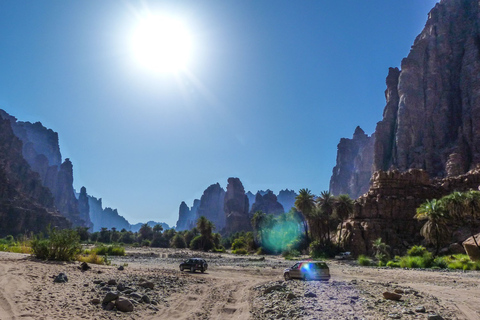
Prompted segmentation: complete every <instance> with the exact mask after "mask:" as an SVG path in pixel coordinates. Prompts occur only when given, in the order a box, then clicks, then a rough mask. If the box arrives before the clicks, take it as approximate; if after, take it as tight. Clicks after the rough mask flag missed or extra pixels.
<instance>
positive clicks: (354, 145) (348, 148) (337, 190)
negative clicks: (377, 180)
mask: <svg viewBox="0 0 480 320" xmlns="http://www.w3.org/2000/svg"><path fill="white" fill-rule="evenodd" d="M374 142H375V138H374V136H371V137H369V136H368V135H366V134H365V132H364V131H363V130H362V129H361V128H360V127H357V128H356V129H355V133H354V134H353V138H352V139H346V138H342V139H341V140H340V143H339V144H338V146H337V150H338V151H337V164H336V166H335V167H334V168H333V174H332V177H331V179H330V192H331V193H332V194H333V195H335V196H338V195H340V194H348V195H349V196H350V197H351V198H354V199H356V198H358V197H359V196H360V195H362V194H364V193H365V192H367V191H368V186H369V182H370V177H371V176H372V162H373V145H374Z"/></svg>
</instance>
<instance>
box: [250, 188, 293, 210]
mask: <svg viewBox="0 0 480 320" xmlns="http://www.w3.org/2000/svg"><path fill="white" fill-rule="evenodd" d="M257 211H262V212H263V213H265V214H274V215H279V214H282V213H284V212H285V210H284V209H283V206H282V205H281V204H280V202H278V201H277V196H276V195H275V194H274V193H273V192H272V191H270V190H268V192H267V193H266V194H265V195H263V196H262V195H261V194H260V192H258V193H257V195H256V196H255V203H254V204H253V205H252V208H251V210H250V216H253V214H255V212H257Z"/></svg>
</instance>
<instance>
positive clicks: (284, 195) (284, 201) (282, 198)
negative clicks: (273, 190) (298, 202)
mask: <svg viewBox="0 0 480 320" xmlns="http://www.w3.org/2000/svg"><path fill="white" fill-rule="evenodd" d="M296 197H297V193H296V192H295V191H293V190H288V189H285V190H280V192H279V193H278V196H277V201H278V202H280V204H281V205H282V206H283V208H284V209H285V212H288V211H290V209H292V208H294V207H295V198H296Z"/></svg>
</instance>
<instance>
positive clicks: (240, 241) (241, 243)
mask: <svg viewBox="0 0 480 320" xmlns="http://www.w3.org/2000/svg"><path fill="white" fill-rule="evenodd" d="M246 248H247V243H246V242H245V238H243V237H241V238H237V239H235V240H234V241H233V243H232V250H238V249H245V251H246Z"/></svg>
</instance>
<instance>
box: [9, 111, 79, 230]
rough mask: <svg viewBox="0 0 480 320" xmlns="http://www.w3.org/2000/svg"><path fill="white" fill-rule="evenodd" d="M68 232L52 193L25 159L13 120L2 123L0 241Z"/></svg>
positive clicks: (65, 221)
mask: <svg viewBox="0 0 480 320" xmlns="http://www.w3.org/2000/svg"><path fill="white" fill-rule="evenodd" d="M49 224H50V225H51V226H54V227H58V228H66V227H69V226H70V223H69V221H67V220H66V219H65V218H64V217H62V216H61V215H60V214H59V213H58V212H57V210H56V208H55V205H54V199H53V197H52V194H51V192H50V191H49V190H48V189H47V188H45V187H43V186H42V184H41V181H40V178H39V176H38V174H37V173H35V172H33V171H32V170H31V169H30V166H29V165H28V163H27V162H26V161H25V159H24V158H23V156H22V142H21V141H20V140H19V139H18V138H17V137H16V136H15V135H14V133H13V130H12V128H11V125H10V120H3V119H0V237H3V236H6V235H8V234H12V235H17V234H20V233H24V232H30V231H32V232H40V231H45V228H46V227H47V226H48V225H49Z"/></svg>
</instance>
